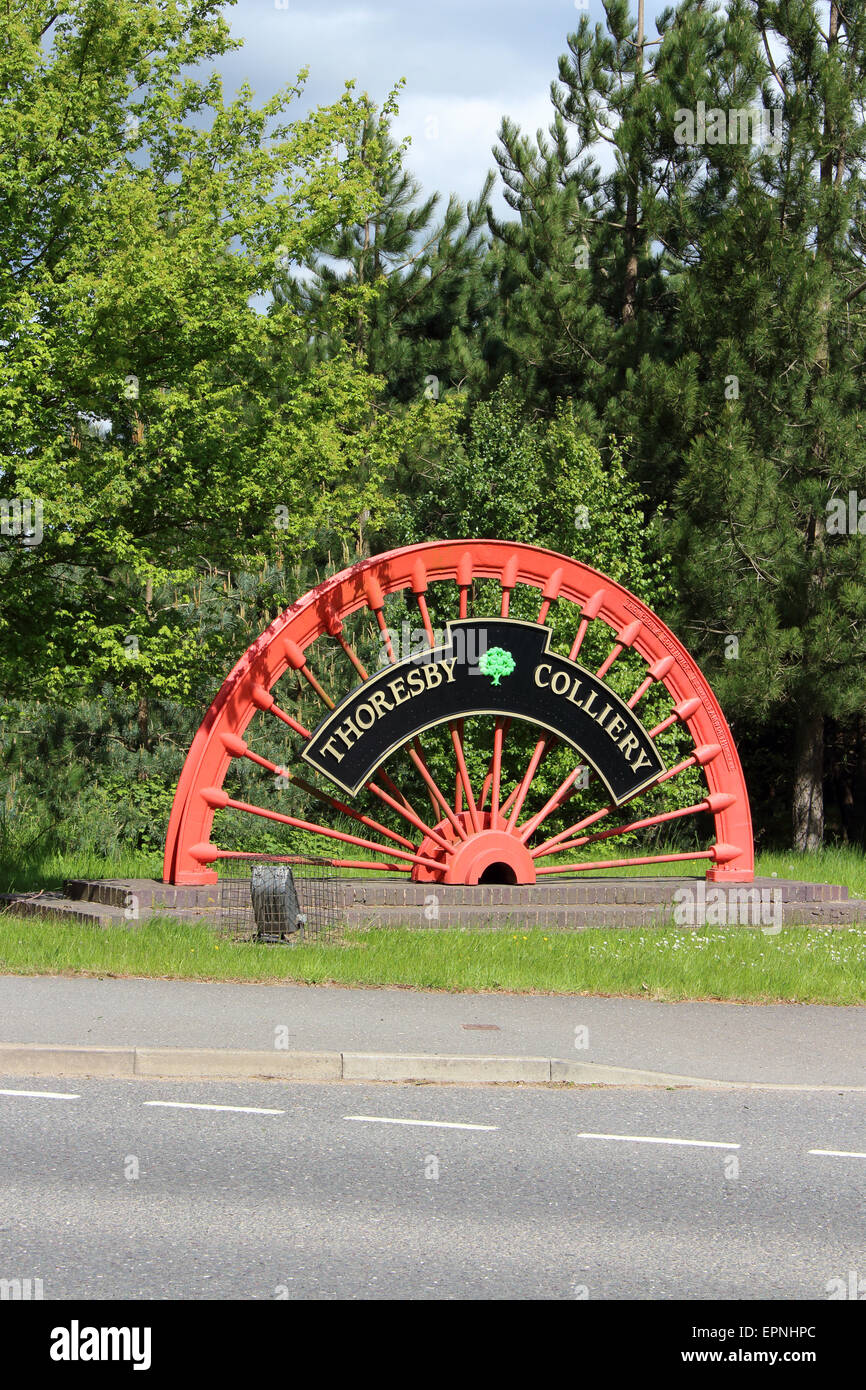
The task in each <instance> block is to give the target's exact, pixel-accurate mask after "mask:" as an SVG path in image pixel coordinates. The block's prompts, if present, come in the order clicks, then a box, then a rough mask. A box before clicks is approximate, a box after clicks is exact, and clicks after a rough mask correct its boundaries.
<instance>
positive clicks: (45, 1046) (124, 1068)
mask: <svg viewBox="0 0 866 1390" xmlns="http://www.w3.org/2000/svg"><path fill="white" fill-rule="evenodd" d="M134 1074H135V1049H134V1048H132V1047H95V1046H94V1047H75V1046H74V1045H70V1046H66V1045H58V1044H57V1043H0V1075H3V1076H115V1077H123V1076H133V1075H134Z"/></svg>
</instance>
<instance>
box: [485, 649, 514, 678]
mask: <svg viewBox="0 0 866 1390" xmlns="http://www.w3.org/2000/svg"><path fill="white" fill-rule="evenodd" d="M478 666H479V669H480V670H481V671H482V672H483V673H484V675H485V676H489V677H490V679H491V680H492V681H493V684H494V685H498V684H499V682H500V680H501V678H502V677H503V676H510V675H511V672H512V671H513V670H514V657H513V656H512V655H511V652H507V651H506V650H505V648H504V647H488V649H487V651H486V652H484V653H483V654H482V656H481V658H480V660H479V662H478Z"/></svg>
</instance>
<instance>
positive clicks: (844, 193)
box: [677, 0, 866, 850]
mask: <svg viewBox="0 0 866 1390" xmlns="http://www.w3.org/2000/svg"><path fill="white" fill-rule="evenodd" d="M735 13H736V14H738V15H739V17H740V18H741V19H743V20H746V19H748V21H749V22H750V24H751V26H752V32H753V36H754V39H755V44H756V47H757V45H758V44H760V48H761V53H762V62H763V74H762V79H763V80H762V82H761V97H762V101H763V104H764V105H765V106H766V107H769V106H770V105H771V104H773V105H774V106H775V108H776V109H777V113H778V114H780V115H781V117H782V124H781V131H780V132H779V136H780V138H779V142H778V145H777V146H773V145H761V144H749V145H741V144H733V145H732V144H731V143H728V144H726V145H721V144H719V145H715V146H707V148H706V149H705V151H704V153H703V157H704V160H705V163H706V184H707V186H708V188H710V189H712V188H713V186H714V185H715V188H716V196H714V197H712V198H710V200H709V210H708V215H707V216H706V217H705V225H704V227H703V229H702V231H701V233H700V240H699V252H700V255H699V262H698V264H697V265H696V266H695V269H694V270H693V272H692V274H691V276H690V279H689V284H688V287H687V290H686V292H685V294H684V296H683V303H682V320H681V325H680V330H681V335H682V341H683V343H684V344H687V345H691V346H692V348H693V349H694V352H693V356H692V359H691V365H690V373H691V375H692V377H693V382H694V388H695V389H696V391H697V394H698V395H699V397H700V399H701V401H702V403H703V407H704V411H705V418H704V419H703V420H702V429H701V433H700V434H699V435H698V436H697V437H696V438H695V439H694V442H693V443H692V445H691V447H690V449H689V451H688V456H687V459H686V465H685V469H684V473H683V477H682V480H681V483H680V485H679V490H678V499H677V500H678V513H679V535H680V554H681V558H682V564H683V576H684V578H685V580H686V582H687V585H688V590H689V593H690V596H691V621H692V623H693V624H694V625H695V627H696V629H697V630H698V631H699V632H700V633H702V636H703V641H704V647H705V650H706V652H707V655H708V656H709V657H711V658H712V657H713V656H715V657H716V659H718V657H719V656H720V654H721V651H720V649H721V647H722V644H723V643H724V645H725V646H726V647H727V648H728V651H727V655H728V656H732V655H736V656H737V658H738V659H737V660H729V661H720V662H719V666H720V668H721V670H720V674H721V676H722V689H723V693H725V692H726V691H727V692H729V693H730V696H731V698H732V700H735V701H736V703H737V705H738V707H739V708H740V709H741V710H743V711H745V712H747V713H751V714H752V715H754V716H756V717H758V718H767V717H768V716H770V715H772V716H773V718H774V719H775V720H787V721H789V728H790V757H791V761H792V778H791V780H792V803H793V835H794V844H795V847H796V848H798V849H803V850H806V849H814V848H816V847H817V846H819V845H820V843H821V840H822V836H823V829H824V802H823V780H824V771H825V768H824V734H825V724H826V723H827V720H828V718H833V719H836V720H841V721H843V722H845V721H851V720H853V718H854V716H855V715H856V714H857V712H858V711H859V710H860V709H861V708H862V706H863V703H864V700H866V665H864V656H866V537H864V535H863V533H862V532H861V530H860V521H861V516H862V514H861V513H860V512H859V496H858V489H860V488H862V486H863V478H864V476H866V412H864V409H863V399H862V371H863V367H862V363H863V357H864V349H866V303H864V299H866V278H864V264H866V246H864V239H863V230H862V229H863V225H864V224H863V217H864V210H866V209H864V187H863V173H864V155H866V127H864V125H863V122H862V119H861V111H862V109H863V108H862V103H863V100H864V98H866V15H864V13H863V11H862V8H861V7H856V8H855V10H854V11H853V12H852V13H851V14H850V16H849V15H848V14H847V13H843V11H842V10H841V9H840V8H839V7H838V5H837V4H835V3H831V5H830V9H829V22H827V21H825V18H824V8H823V6H819V5H818V4H815V3H812V0H806V2H805V3H801V4H797V5H791V4H788V3H765V0H749V2H748V4H743V5H738V6H736V7H735ZM722 186H724V190H725V196H724V198H722V197H721V196H718V190H719V188H721V187H722ZM864 511H866V508H864ZM852 523H853V524H852ZM863 531H866V518H863Z"/></svg>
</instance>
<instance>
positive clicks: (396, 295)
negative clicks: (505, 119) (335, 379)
mask: <svg viewBox="0 0 866 1390" xmlns="http://www.w3.org/2000/svg"><path fill="white" fill-rule="evenodd" d="M389 121H390V115H389V113H388V112H385V113H377V114H376V115H375V116H374V117H372V118H371V119H370V120H369V121H367V122H365V123H364V125H363V127H362V128H361V130H360V132H359V137H358V138H359V156H360V159H361V162H362V164H363V161H364V158H365V157H367V156H369V158H370V159H371V161H372V163H371V168H373V169H375V170H377V171H378V173H377V177H376V184H375V188H376V195H377V197H376V205H375V207H374V208H372V209H371V211H370V212H369V214H368V215H367V216H366V217H364V218H363V219H362V220H361V221H344V222H342V223H340V224H339V225H338V226H337V227H336V229H335V230H334V232H333V234H332V235H330V236H329V237H328V238H327V239H325V240H323V241H322V242H321V244H320V245H318V246H317V247H316V248H315V251H314V252H313V254H311V255H310V256H309V257H308V258H307V261H306V263H305V265H304V267H303V271H302V273H301V274H291V273H287V272H286V271H284V272H283V273H282V274H281V275H280V276H278V278H277V281H276V283H275V285H274V294H275V296H276V298H277V299H278V300H279V301H280V302H285V303H288V304H290V305H291V306H292V307H293V308H294V309H295V311H296V312H297V314H298V315H299V316H300V317H301V319H302V320H303V321H304V323H305V325H306V326H307V330H308V334H307V353H308V360H311V361H313V362H314V361H316V360H321V359H322V358H327V357H328V356H330V355H331V354H332V353H333V352H334V351H335V347H336V346H337V344H340V343H342V342H344V341H346V340H348V341H349V342H350V343H351V344H352V346H353V347H354V348H355V349H357V351H358V352H359V353H361V354H362V355H363V356H364V358H365V359H366V361H367V363H368V364H369V367H370V370H371V371H372V372H374V373H376V374H377V375H379V376H381V377H383V378H384V381H385V383H386V392H385V394H386V397H387V398H390V399H393V400H395V401H402V402H407V401H411V400H415V399H418V398H419V397H422V396H424V395H426V396H427V398H428V399H438V396H439V393H440V391H444V390H445V389H447V388H449V387H458V386H463V385H466V384H467V383H468V382H475V381H477V380H479V379H480V378H481V377H483V375H484V367H483V362H482V360H481V357H480V353H479V351H478V346H477V329H478V325H479V323H480V321H481V320H482V318H483V317H484V306H485V302H486V295H487V288H486V285H485V281H484V276H483V261H484V252H485V250H486V245H485V240H484V237H483V235H482V229H483V228H484V225H485V222H486V203H487V200H488V198H489V195H490V189H491V186H492V182H493V175H492V174H491V175H489V176H488V178H487V180H486V181H485V184H484V187H483V188H482V191H481V194H480V197H479V199H478V200H477V202H476V203H469V204H468V205H466V206H465V207H464V206H463V205H462V204H461V203H460V201H459V200H458V199H457V198H456V197H454V196H453V195H452V196H451V197H450V198H449V199H448V203H447V205H446V207H445V210H444V212H443V214H442V216H441V218H438V220H437V212H438V209H439V205H440V202H441V198H440V195H439V194H438V193H433V194H431V195H430V196H429V197H428V198H423V197H422V193H421V186H420V184H419V183H418V181H417V179H415V178H414V177H413V176H412V174H411V173H410V172H409V170H408V169H407V168H406V166H405V163H404V159H405V149H404V147H403V146H402V145H399V146H398V144H397V143H396V141H395V140H394V138H393V136H392V135H391V132H390V125H389Z"/></svg>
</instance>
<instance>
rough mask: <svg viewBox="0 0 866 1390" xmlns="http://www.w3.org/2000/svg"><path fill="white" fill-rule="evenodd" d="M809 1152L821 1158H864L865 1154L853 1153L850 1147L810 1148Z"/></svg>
mask: <svg viewBox="0 0 866 1390" xmlns="http://www.w3.org/2000/svg"><path fill="white" fill-rule="evenodd" d="M809 1153H810V1154H819V1155H820V1156H821V1157H822V1158H866V1154H861V1153H853V1152H852V1151H851V1150H850V1149H810V1150H809Z"/></svg>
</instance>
